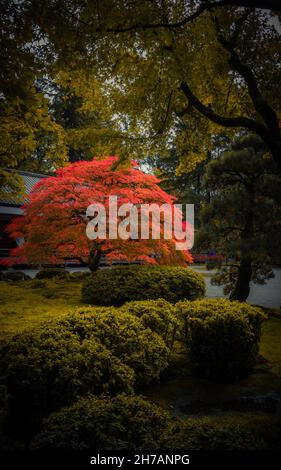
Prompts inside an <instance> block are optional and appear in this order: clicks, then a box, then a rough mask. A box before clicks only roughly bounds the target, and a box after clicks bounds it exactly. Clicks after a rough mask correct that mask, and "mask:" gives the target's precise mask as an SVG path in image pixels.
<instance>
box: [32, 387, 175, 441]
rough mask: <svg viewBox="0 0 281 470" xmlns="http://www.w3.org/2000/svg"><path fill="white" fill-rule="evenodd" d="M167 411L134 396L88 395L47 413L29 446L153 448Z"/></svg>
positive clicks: (163, 428)
mask: <svg viewBox="0 0 281 470" xmlns="http://www.w3.org/2000/svg"><path fill="white" fill-rule="evenodd" d="M168 421H169V415H168V414H167V413H166V412H165V411H163V410H162V409H161V408H158V407H157V406H156V405H153V404H151V403H149V402H148V401H146V400H144V399H143V398H141V397H138V396H124V395H120V396H117V397H115V398H113V399H111V400H109V399H107V398H97V397H94V396H89V397H87V398H82V399H81V400H79V401H78V402H77V403H75V404H74V405H73V406H71V407H69V408H65V409H62V410H61V411H59V412H58V413H54V414H53V415H51V416H50V417H49V418H48V419H47V420H46V422H45V426H44V428H43V429H42V431H41V432H40V434H39V435H38V436H36V437H35V438H34V439H33V440H32V443H31V447H32V448H33V449H41V450H42V449H65V450H66V449H72V450H83V449H103V450H106V449H110V450H120V449H124V450H127V449H130V450H140V449H155V448H158V447H159V439H160V437H161V435H162V433H163V432H164V431H165V429H166V427H167V423H168Z"/></svg>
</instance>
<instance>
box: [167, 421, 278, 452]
mask: <svg viewBox="0 0 281 470" xmlns="http://www.w3.org/2000/svg"><path fill="white" fill-rule="evenodd" d="M280 436H281V422H280V419H279V418H277V417H276V418H274V417H270V416H257V415H251V416H220V417H213V416H212V417H211V416H210V417H204V418H188V419H185V420H178V421H176V422H175V423H174V425H173V426H171V427H170V428H169V429H168V432H167V433H166V435H165V436H164V437H163V439H162V448H169V449H188V450H190V451H193V450H237V451H240V450H241V451H243V450H280V449H281V438H280Z"/></svg>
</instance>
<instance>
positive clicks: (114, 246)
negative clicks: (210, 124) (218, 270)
mask: <svg viewBox="0 0 281 470" xmlns="http://www.w3.org/2000/svg"><path fill="white" fill-rule="evenodd" d="M116 161H117V157H107V158H106V159H104V160H96V159H94V160H93V161H90V162H88V161H81V162H77V163H73V164H71V165H68V166H66V167H64V168H62V169H60V170H58V171H57V173H56V176H53V177H48V178H44V179H42V180H41V181H40V182H39V183H38V184H37V185H36V186H35V187H34V188H33V190H32V192H31V195H30V199H29V203H28V204H27V205H26V206H25V207H24V216H23V217H18V218H16V219H14V220H13V222H12V223H11V224H10V226H9V227H8V232H9V233H10V235H11V236H12V237H13V238H15V239H16V238H20V237H23V238H24V240H25V243H24V244H23V245H22V246H20V247H17V248H15V249H14V250H12V252H11V258H10V260H9V263H10V264H15V263H23V262H26V261H28V263H30V264H32V263H35V264H57V263H63V262H64V260H66V259H77V260H79V261H86V260H87V258H88V257H89V254H90V251H91V252H92V251H93V250H95V249H101V250H102V252H103V253H104V254H105V255H106V256H107V258H108V259H109V260H114V259H125V260H128V261H136V260H142V261H143V262H145V263H159V264H179V265H186V263H187V262H192V258H191V255H190V254H189V252H187V251H178V250H176V249H175V240H165V239H163V238H162V239H160V240H153V239H149V240H141V239H136V240H131V239H130V240H121V239H120V238H119V239H117V240H108V239H107V240H95V241H92V240H89V239H88V238H87V236H86V231H85V229H86V224H87V222H88V221H87V220H86V218H85V214H86V209H87V207H88V206H89V205H90V204H92V203H97V202H99V203H102V204H104V205H105V206H106V208H108V197H109V196H118V206H120V205H121V204H123V203H132V204H135V205H136V204H150V203H155V204H157V205H162V204H164V203H167V204H173V202H174V198H173V197H172V196H170V195H168V194H167V193H166V192H165V191H163V190H162V189H161V188H160V187H159V185H158V183H159V180H158V179H157V178H156V177H155V176H153V175H148V174H145V173H143V172H142V171H141V170H139V169H138V168H137V167H136V163H135V162H132V163H131V166H130V167H129V168H127V169H117V170H115V171H113V170H112V165H113V164H115V163H116ZM150 229H152V227H151V226H150ZM6 263H7V261H6Z"/></svg>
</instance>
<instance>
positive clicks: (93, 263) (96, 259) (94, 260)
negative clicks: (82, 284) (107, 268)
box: [88, 248, 102, 272]
mask: <svg viewBox="0 0 281 470" xmlns="http://www.w3.org/2000/svg"><path fill="white" fill-rule="evenodd" d="M101 255H102V250H101V249H100V248H95V249H91V250H90V254H89V260H88V263H89V269H90V270H91V271H92V272H94V271H97V269H98V268H99V265H100V259H101Z"/></svg>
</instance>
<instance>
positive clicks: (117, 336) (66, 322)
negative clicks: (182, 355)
mask: <svg viewBox="0 0 281 470" xmlns="http://www.w3.org/2000/svg"><path fill="white" fill-rule="evenodd" d="M58 323H59V324H60V326H61V328H62V329H64V330H66V331H70V332H71V333H75V334H77V335H79V337H80V338H81V340H84V339H85V338H96V339H97V340H98V341H99V342H100V343H102V344H103V345H104V346H105V347H106V348H107V349H108V350H110V352H111V353H112V354H114V356H116V357H118V358H119V359H120V360H121V361H122V362H123V363H124V364H126V365H127V366H129V367H131V368H132V369H133V370H134V373H135V380H136V383H137V384H143V383H149V382H151V380H153V379H158V378H159V375H160V373H161V372H162V371H163V370H164V369H165V368H166V367H167V366H168V359H169V349H168V348H167V346H166V344H165V342H164V340H163V339H162V338H161V336H159V335H158V334H157V333H155V332H153V331H152V330H151V329H150V328H147V327H146V325H145V324H144V323H143V322H142V321H141V319H139V318H137V317H136V316H134V315H132V314H130V313H126V312H124V311H122V310H121V309H120V310H119V309H116V308H91V307H90V308H80V309H77V311H76V313H74V314H72V315H69V316H67V317H65V318H63V319H62V320H60V321H59V322H58Z"/></svg>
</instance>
